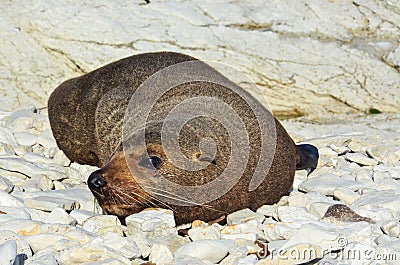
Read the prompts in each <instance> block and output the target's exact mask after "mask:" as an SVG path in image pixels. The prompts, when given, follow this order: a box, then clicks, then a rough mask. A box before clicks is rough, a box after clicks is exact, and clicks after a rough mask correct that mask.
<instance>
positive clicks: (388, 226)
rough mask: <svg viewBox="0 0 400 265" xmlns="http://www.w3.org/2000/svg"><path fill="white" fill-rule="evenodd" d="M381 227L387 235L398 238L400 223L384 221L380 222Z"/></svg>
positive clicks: (399, 235) (399, 236)
mask: <svg viewBox="0 0 400 265" xmlns="http://www.w3.org/2000/svg"><path fill="white" fill-rule="evenodd" d="M381 228H382V230H383V231H384V232H385V233H386V234H388V235H389V236H392V237H397V238H400V223H399V222H398V221H393V220H390V221H386V222H384V223H383V224H381Z"/></svg>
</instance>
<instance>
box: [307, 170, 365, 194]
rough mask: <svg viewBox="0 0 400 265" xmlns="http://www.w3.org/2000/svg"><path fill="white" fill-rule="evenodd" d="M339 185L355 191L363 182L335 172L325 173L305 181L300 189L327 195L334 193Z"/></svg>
mask: <svg viewBox="0 0 400 265" xmlns="http://www.w3.org/2000/svg"><path fill="white" fill-rule="evenodd" d="M339 187H347V188H349V189H351V190H353V191H355V190H358V189H360V188H361V187H362V184H361V183H359V182H356V181H352V180H346V179H342V178H341V177H339V176H336V175H333V174H323V175H319V176H315V177H313V178H311V179H308V180H306V181H304V182H303V183H301V184H300V186H299V189H300V190H302V191H305V192H310V191H319V192H321V193H323V194H325V195H333V192H334V190H335V189H336V188H339Z"/></svg>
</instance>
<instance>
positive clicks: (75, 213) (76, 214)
mask: <svg viewBox="0 0 400 265" xmlns="http://www.w3.org/2000/svg"><path fill="white" fill-rule="evenodd" d="M69 215H70V216H71V217H73V218H74V219H75V220H76V221H77V222H78V224H80V225H82V224H83V223H84V222H85V221H86V220H87V219H88V218H90V217H92V216H94V215H95V213H94V212H93V211H91V212H90V211H85V210H72V211H71V212H70V213H69Z"/></svg>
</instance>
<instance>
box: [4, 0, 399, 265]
mask: <svg viewBox="0 0 400 265" xmlns="http://www.w3.org/2000/svg"><path fill="white" fill-rule="evenodd" d="M0 10H1V11H2V12H1V13H0V18H1V19H0V21H2V22H0V26H1V27H4V31H2V32H3V33H1V32H0V39H1V40H2V42H1V43H0V58H2V59H1V62H0V95H1V99H0V102H1V105H0V265H3V264H4V265H8V264H13V265H22V264H27V265H41V264H49V265H53V264H54V265H58V264H60V265H63V264H65V265H68V264H93V265H94V264H96V265H100V264H101V265H103V264H104V265H106V264H109V265H114V264H132V265H140V264H146V265H154V264H156V265H211V264H221V265H236V264H240V265H267V264H274V265H275V264H277V265H286V264H321V265H339V264H340V265H341V264H351V265H358V264H360V265H361V264H374V265H378V264H400V110H399V109H400V72H399V64H400V46H399V45H400V43H399V39H400V4H399V2H398V1H395V0H385V1H378V0H368V1H359V0H357V1H328V0H324V1H317V0H315V1H313V0H308V1H306V0H304V1H296V3H295V4H293V3H291V1H284V0H281V1H265V2H263V1H254V3H247V2H245V1H222V2H221V3H217V2H214V1H198V2H195V4H194V5H193V6H191V5H190V4H189V2H184V1H178V0H176V1H169V2H168V1H150V3H147V2H146V1H133V3H132V5H128V4H126V3H124V1H114V2H110V3H109V2H107V1H96V4H93V3H91V2H85V1H83V2H82V3H79V4H78V2H76V3H72V2H71V3H67V2H62V1H52V2H51V3H50V2H47V1H42V0H38V1H22V0H18V1H9V2H2V3H0ZM94 24H95V25H97V26H96V27H95V26H93V25H94ZM193 32H196V34H195V35H196V36H194V35H193V34H194V33H193ZM159 50H172V51H179V52H183V53H187V54H190V55H193V56H196V57H198V58H201V59H204V60H206V61H207V60H209V61H216V62H219V63H224V64H227V65H231V66H232V67H234V68H235V69H237V70H240V71H242V72H243V73H244V75H245V76H247V77H248V78H250V79H251V80H252V81H253V82H254V83H255V84H257V87H258V89H259V90H257V91H250V92H254V93H253V94H255V95H256V97H257V94H258V95H259V96H260V97H266V98H267V100H268V103H269V105H270V107H271V109H272V111H273V113H274V114H275V115H276V116H278V117H279V118H280V119H281V120H280V121H281V123H282V124H283V126H284V127H285V129H286V130H287V131H288V133H289V134H290V135H291V137H292V138H293V139H294V141H295V142H296V143H310V144H313V145H315V146H316V147H318V150H319V154H320V158H319V163H318V168H317V169H316V170H315V171H313V172H312V173H311V174H310V175H308V176H307V172H306V171H305V170H303V171H296V175H295V180H294V183H293V188H292V190H290V191H289V192H288V193H287V195H285V196H283V197H282V198H281V199H280V201H279V202H277V203H276V204H274V205H264V206H262V207H260V208H259V209H257V210H256V211H252V210H250V209H243V210H240V211H237V212H234V213H231V214H229V215H227V216H226V224H224V225H221V224H219V223H207V222H204V220H194V221H193V222H192V223H189V224H185V225H182V226H178V227H177V226H176V224H175V221H174V214H173V212H172V211H170V210H167V209H155V208H152V209H147V210H144V211H142V212H139V213H136V214H133V215H131V216H129V217H128V218H127V219H126V224H121V222H120V220H119V219H118V218H117V217H116V216H112V215H103V213H102V209H101V208H100V207H99V206H98V204H97V202H96V200H95V198H94V197H93V195H92V193H91V192H90V190H89V189H88V187H87V179H88V177H89V175H90V173H91V172H93V171H94V170H96V169H98V168H97V167H93V166H87V165H80V164H77V163H74V162H71V161H70V160H69V159H68V158H67V157H66V156H65V155H64V153H63V151H62V150H60V149H59V148H58V146H57V144H56V141H55V139H54V137H53V134H52V131H51V128H50V124H49V119H48V115H47V108H46V102H47V99H48V96H49V95H50V93H51V91H52V90H53V89H54V88H55V87H57V86H58V85H59V84H60V83H61V82H63V81H64V80H66V79H68V78H72V77H75V76H79V75H82V74H84V73H87V72H89V71H91V70H94V69H95V68H97V67H100V66H102V65H104V64H106V63H109V62H111V61H113V60H116V59H119V58H122V57H125V56H129V55H132V54H137V53H141V52H147V51H159ZM226 75H227V76H228V77H229V78H231V79H232V80H234V81H235V82H237V83H239V84H240V85H241V86H243V87H244V88H245V89H246V88H248V87H251V86H247V83H246V81H245V80H242V79H240V78H241V77H239V76H229V73H227V74H226ZM249 89H250V90H251V88H249ZM182 231H183V232H182Z"/></svg>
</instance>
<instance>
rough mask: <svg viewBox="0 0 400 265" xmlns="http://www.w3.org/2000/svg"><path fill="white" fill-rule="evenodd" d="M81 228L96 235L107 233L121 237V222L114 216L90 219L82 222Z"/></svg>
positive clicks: (100, 216)
mask: <svg viewBox="0 0 400 265" xmlns="http://www.w3.org/2000/svg"><path fill="white" fill-rule="evenodd" d="M82 228H83V229H85V230H87V231H89V232H92V233H95V234H97V235H103V234H106V233H108V232H113V233H115V234H118V235H123V231H122V226H121V221H120V220H119V219H118V217H117V216H115V215H99V216H93V217H90V218H88V219H86V220H85V221H84V222H83V225H82Z"/></svg>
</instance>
